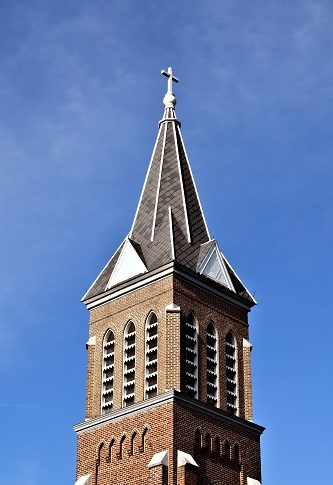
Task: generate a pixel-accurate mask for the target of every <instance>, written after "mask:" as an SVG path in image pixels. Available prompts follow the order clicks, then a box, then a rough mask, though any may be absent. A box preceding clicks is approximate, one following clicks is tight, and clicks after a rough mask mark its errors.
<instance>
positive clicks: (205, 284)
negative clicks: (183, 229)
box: [83, 262, 254, 311]
mask: <svg viewBox="0 0 333 485" xmlns="http://www.w3.org/2000/svg"><path fill="white" fill-rule="evenodd" d="M170 275H178V276H180V277H182V278H183V279H185V280H186V281H188V282H190V283H192V284H194V285H195V286H197V287H199V288H201V289H203V290H205V291H207V292H208V293H211V294H213V295H214V296H216V297H218V298H220V299H221V300H223V301H226V302H229V303H232V304H233V305H235V306H236V307H239V308H242V309H243V310H246V311H250V309H251V307H252V306H253V305H254V304H253V302H251V301H248V300H246V299H245V298H243V297H241V296H239V295H237V294H236V293H233V292H232V291H231V290H229V289H228V288H224V287H222V285H219V284H217V283H215V282H214V281H210V280H209V279H208V278H206V277H205V276H202V275H200V274H198V273H194V272H193V271H190V270H188V269H186V268H184V267H183V266H181V265H179V264H177V263H175V262H171V263H168V264H166V265H164V266H161V267H160V268H157V269H155V270H153V271H149V272H148V273H144V274H142V275H139V276H137V277H134V278H131V279H130V280H128V281H125V282H124V283H120V284H119V285H116V286H114V287H113V288H111V289H110V290H108V291H105V292H103V293H101V294H100V295H97V296H94V297H92V298H89V299H86V300H84V301H83V303H84V304H85V305H86V307H87V309H88V310H91V309H92V308H95V307H97V306H100V305H104V304H106V303H108V302H110V301H112V300H114V299H116V298H119V297H121V296H123V295H125V294H127V293H130V292H132V291H135V290H138V289H139V288H142V287H144V286H146V285H149V284H150V283H153V282H155V281H158V280H160V279H162V278H165V277H167V276H170Z"/></svg>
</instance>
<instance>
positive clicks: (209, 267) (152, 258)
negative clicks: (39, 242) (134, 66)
mask: <svg viewBox="0 0 333 485" xmlns="http://www.w3.org/2000/svg"><path fill="white" fill-rule="evenodd" d="M161 74H162V75H164V76H166V77H167V78H168V89H167V93H166V94H165V96H164V99H163V103H164V106H165V109H164V115H163V118H162V120H161V121H160V123H159V131H158V134H157V139H156V143H155V146H154V149H153V154H152V158H151V161H150V164H149V168H148V172H147V175H146V180H145V183H144V186H143V189H142V193H141V197H140V200H139V204H138V207H137V210H136V214H135V217H134V221H133V224H132V228H131V230H130V233H129V235H128V237H127V238H125V240H124V242H123V243H122V245H121V246H120V247H119V248H118V250H117V252H116V253H115V254H114V256H113V257H112V258H111V260H110V261H109V263H108V264H107V265H106V267H105V268H104V270H103V271H102V273H101V274H100V276H99V277H98V278H97V280H96V281H95V282H94V283H93V285H92V287H91V288H90V289H89V290H88V292H87V294H86V295H85V297H84V299H86V298H90V297H93V296H96V295H98V294H100V293H101V292H103V291H107V290H109V289H111V288H112V287H114V286H117V285H118V283H121V282H123V281H127V280H130V279H132V278H133V277H135V276H138V275H139V274H143V273H150V272H151V271H154V272H156V271H158V270H159V268H162V267H165V265H169V264H174V265H179V266H180V267H182V268H185V269H186V270H190V271H192V272H194V273H197V274H198V275H199V274H200V275H205V276H207V277H208V278H211V279H214V280H215V281H216V282H217V283H218V284H221V285H224V286H225V287H227V288H228V289H229V290H231V291H233V292H236V293H242V294H244V295H245V294H246V293H248V292H247V290H246V288H245V287H244V286H243V285H242V283H241V282H240V280H239V278H238V277H237V276H236V274H235V273H234V271H233V270H232V268H231V266H230V265H229V264H228V262H227V261H226V260H225V258H224V256H223V255H222V253H221V252H220V251H219V248H218V246H217V243H216V241H214V240H212V239H211V238H210V235H209V231H208V227H207V224H206V221H205V217H204V214H203V210H202V207H201V204H200V200H199V195H198V192H197V189H196V186H195V183H194V179H193V176H192V172H191V168H190V164H189V161H188V157H187V154H186V150H185V146H184V142H183V138H182V135H181V131H180V123H179V121H178V120H177V116H176V112H175V105H176V97H175V95H174V93H173V89H172V87H173V82H176V83H178V82H179V79H178V78H177V77H175V76H174V75H173V72H172V68H171V67H169V68H168V70H167V71H165V70H163V71H161ZM244 295H243V296H244ZM250 298H251V297H250Z"/></svg>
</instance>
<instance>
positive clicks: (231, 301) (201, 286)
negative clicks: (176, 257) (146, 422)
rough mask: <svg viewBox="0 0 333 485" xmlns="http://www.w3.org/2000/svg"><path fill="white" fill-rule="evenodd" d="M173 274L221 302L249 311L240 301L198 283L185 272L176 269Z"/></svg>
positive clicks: (202, 283) (201, 282)
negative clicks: (216, 297) (219, 299)
mask: <svg viewBox="0 0 333 485" xmlns="http://www.w3.org/2000/svg"><path fill="white" fill-rule="evenodd" d="M174 273H175V274H178V275H180V276H182V277H183V278H185V279H187V280H188V281H190V282H191V283H193V284H195V286H198V287H199V288H202V289H204V290H206V291H208V292H209V293H211V294H213V295H215V296H218V297H219V298H221V300H224V301H228V302H229V303H233V304H234V305H236V306H238V307H241V308H244V309H246V310H249V307H248V306H247V305H245V304H244V303H242V302H241V301H239V300H236V298H233V297H232V296H231V295H230V296H229V295H226V294H225V293H222V291H220V290H217V289H215V288H212V287H211V286H210V285H209V284H206V283H204V282H203V281H199V280H198V279H197V278H195V277H193V276H191V275H189V274H188V273H186V272H185V271H182V270H180V269H178V268H174ZM212 281H213V280H212ZM235 296H236V294H235Z"/></svg>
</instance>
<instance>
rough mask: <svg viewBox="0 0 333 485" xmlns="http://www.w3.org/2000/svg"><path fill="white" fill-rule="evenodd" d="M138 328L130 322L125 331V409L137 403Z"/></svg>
mask: <svg viewBox="0 0 333 485" xmlns="http://www.w3.org/2000/svg"><path fill="white" fill-rule="evenodd" d="M135 365H136V328H135V323H134V322H133V321H132V320H130V321H129V322H128V323H127V325H126V327H125V330H124V363H123V407H126V406H130V405H131V404H133V403H134V402H135Z"/></svg>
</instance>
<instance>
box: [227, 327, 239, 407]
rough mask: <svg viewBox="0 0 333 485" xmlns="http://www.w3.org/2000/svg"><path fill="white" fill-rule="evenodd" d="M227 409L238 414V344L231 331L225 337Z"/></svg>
mask: <svg viewBox="0 0 333 485" xmlns="http://www.w3.org/2000/svg"><path fill="white" fill-rule="evenodd" d="M225 364H226V378H227V382H226V392H227V411H229V413H231V414H236V415H237V414H238V386H237V345H236V339H235V337H234V335H233V333H232V332H231V331H229V332H228V333H227V335H226V337H225Z"/></svg>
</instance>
